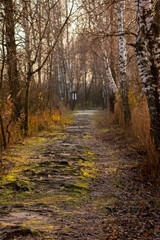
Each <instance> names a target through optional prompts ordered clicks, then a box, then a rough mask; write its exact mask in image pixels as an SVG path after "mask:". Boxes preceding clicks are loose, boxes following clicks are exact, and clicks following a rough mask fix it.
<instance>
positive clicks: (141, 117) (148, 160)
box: [96, 97, 160, 181]
mask: <svg viewBox="0 0 160 240" xmlns="http://www.w3.org/2000/svg"><path fill="white" fill-rule="evenodd" d="M130 106H131V124H130V126H129V127H126V125H125V123H124V117H123V110H122V104H121V102H120V101H119V102H118V103H116V104H115V111H114V113H108V112H107V111H106V112H105V114H104V116H103V117H101V118H100V119H97V120H96V122H97V124H98V125H99V126H101V127H104V128H105V127H106V128H107V127H111V126H114V125H116V126H118V127H119V128H120V129H121V130H122V131H123V133H124V135H125V136H127V137H130V138H131V139H132V140H133V141H132V146H131V147H132V148H133V149H134V150H135V151H136V153H138V155H140V159H141V161H140V162H139V164H138V165H139V167H140V169H141V172H142V175H144V176H146V177H149V178H152V179H154V180H155V181H157V179H159V177H160V176H159V174H160V164H159V156H158V153H157V151H156V149H155V147H154V143H153V142H152V140H151V136H150V117H149V111H148V107H147V101H146V98H145V97H144V98H142V99H139V100H138V101H135V99H133V98H132V97H131V98H130Z"/></svg>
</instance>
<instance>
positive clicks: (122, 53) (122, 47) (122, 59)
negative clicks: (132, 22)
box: [117, 0, 131, 125]
mask: <svg viewBox="0 0 160 240" xmlns="http://www.w3.org/2000/svg"><path fill="white" fill-rule="evenodd" d="M117 7H118V33H119V65H120V87H121V97H122V104H123V113H124V120H125V124H126V125H130V122H131V113H130V107H129V100H128V87H127V79H126V64H127V56H126V39H125V36H124V10H125V0H122V1H120V2H118V3H117Z"/></svg>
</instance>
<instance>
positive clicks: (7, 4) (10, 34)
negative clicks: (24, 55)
mask: <svg viewBox="0 0 160 240" xmlns="http://www.w3.org/2000/svg"><path fill="white" fill-rule="evenodd" d="M3 4H4V12H5V27H6V48H7V65H8V79H9V87H10V94H11V99H12V101H13V104H14V111H13V119H14V120H16V119H17V118H19V117H20V114H21V108H22V106H21V94H20V84H19V79H18V78H19V74H18V68H17V51H16V41H15V21H14V9H13V0H4V1H3Z"/></svg>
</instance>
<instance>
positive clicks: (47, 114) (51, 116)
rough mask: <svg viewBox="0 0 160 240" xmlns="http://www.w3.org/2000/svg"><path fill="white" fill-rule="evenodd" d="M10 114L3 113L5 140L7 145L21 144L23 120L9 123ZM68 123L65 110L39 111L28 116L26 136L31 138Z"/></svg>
mask: <svg viewBox="0 0 160 240" xmlns="http://www.w3.org/2000/svg"><path fill="white" fill-rule="evenodd" d="M11 114H12V112H9V111H6V110H5V109H4V111H3V122H4V130H5V135H6V140H7V143H8V144H13V143H17V142H21V141H22V140H23V138H24V130H23V127H22V126H23V121H24V119H23V118H20V119H18V121H17V122H13V121H11ZM69 122H70V117H69V116H68V114H67V110H66V109H62V108H56V109H53V110H52V111H51V110H46V111H39V112H38V113H36V114H32V115H30V116H29V122H28V127H29V130H28V135H29V136H32V135H35V134H37V133H38V132H39V131H42V130H48V131H49V130H53V129H54V128H57V127H61V128H63V127H65V125H66V124H68V123H69ZM0 140H1V143H2V142H3V140H2V136H1V133H0Z"/></svg>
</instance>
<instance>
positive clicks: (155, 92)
mask: <svg viewBox="0 0 160 240" xmlns="http://www.w3.org/2000/svg"><path fill="white" fill-rule="evenodd" d="M135 4H136V12H137V22H138V34H137V40H136V45H135V47H136V54H137V62H138V66H139V70H140V74H141V78H142V81H143V84H144V91H145V94H146V98H147V103H148V108H149V113H150V120H151V126H150V132H151V138H152V140H153V142H154V143H155V146H156V149H157V150H158V151H159V152H160V1H159V0H155V1H154V2H153V1H151V0H145V1H144V0H135Z"/></svg>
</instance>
